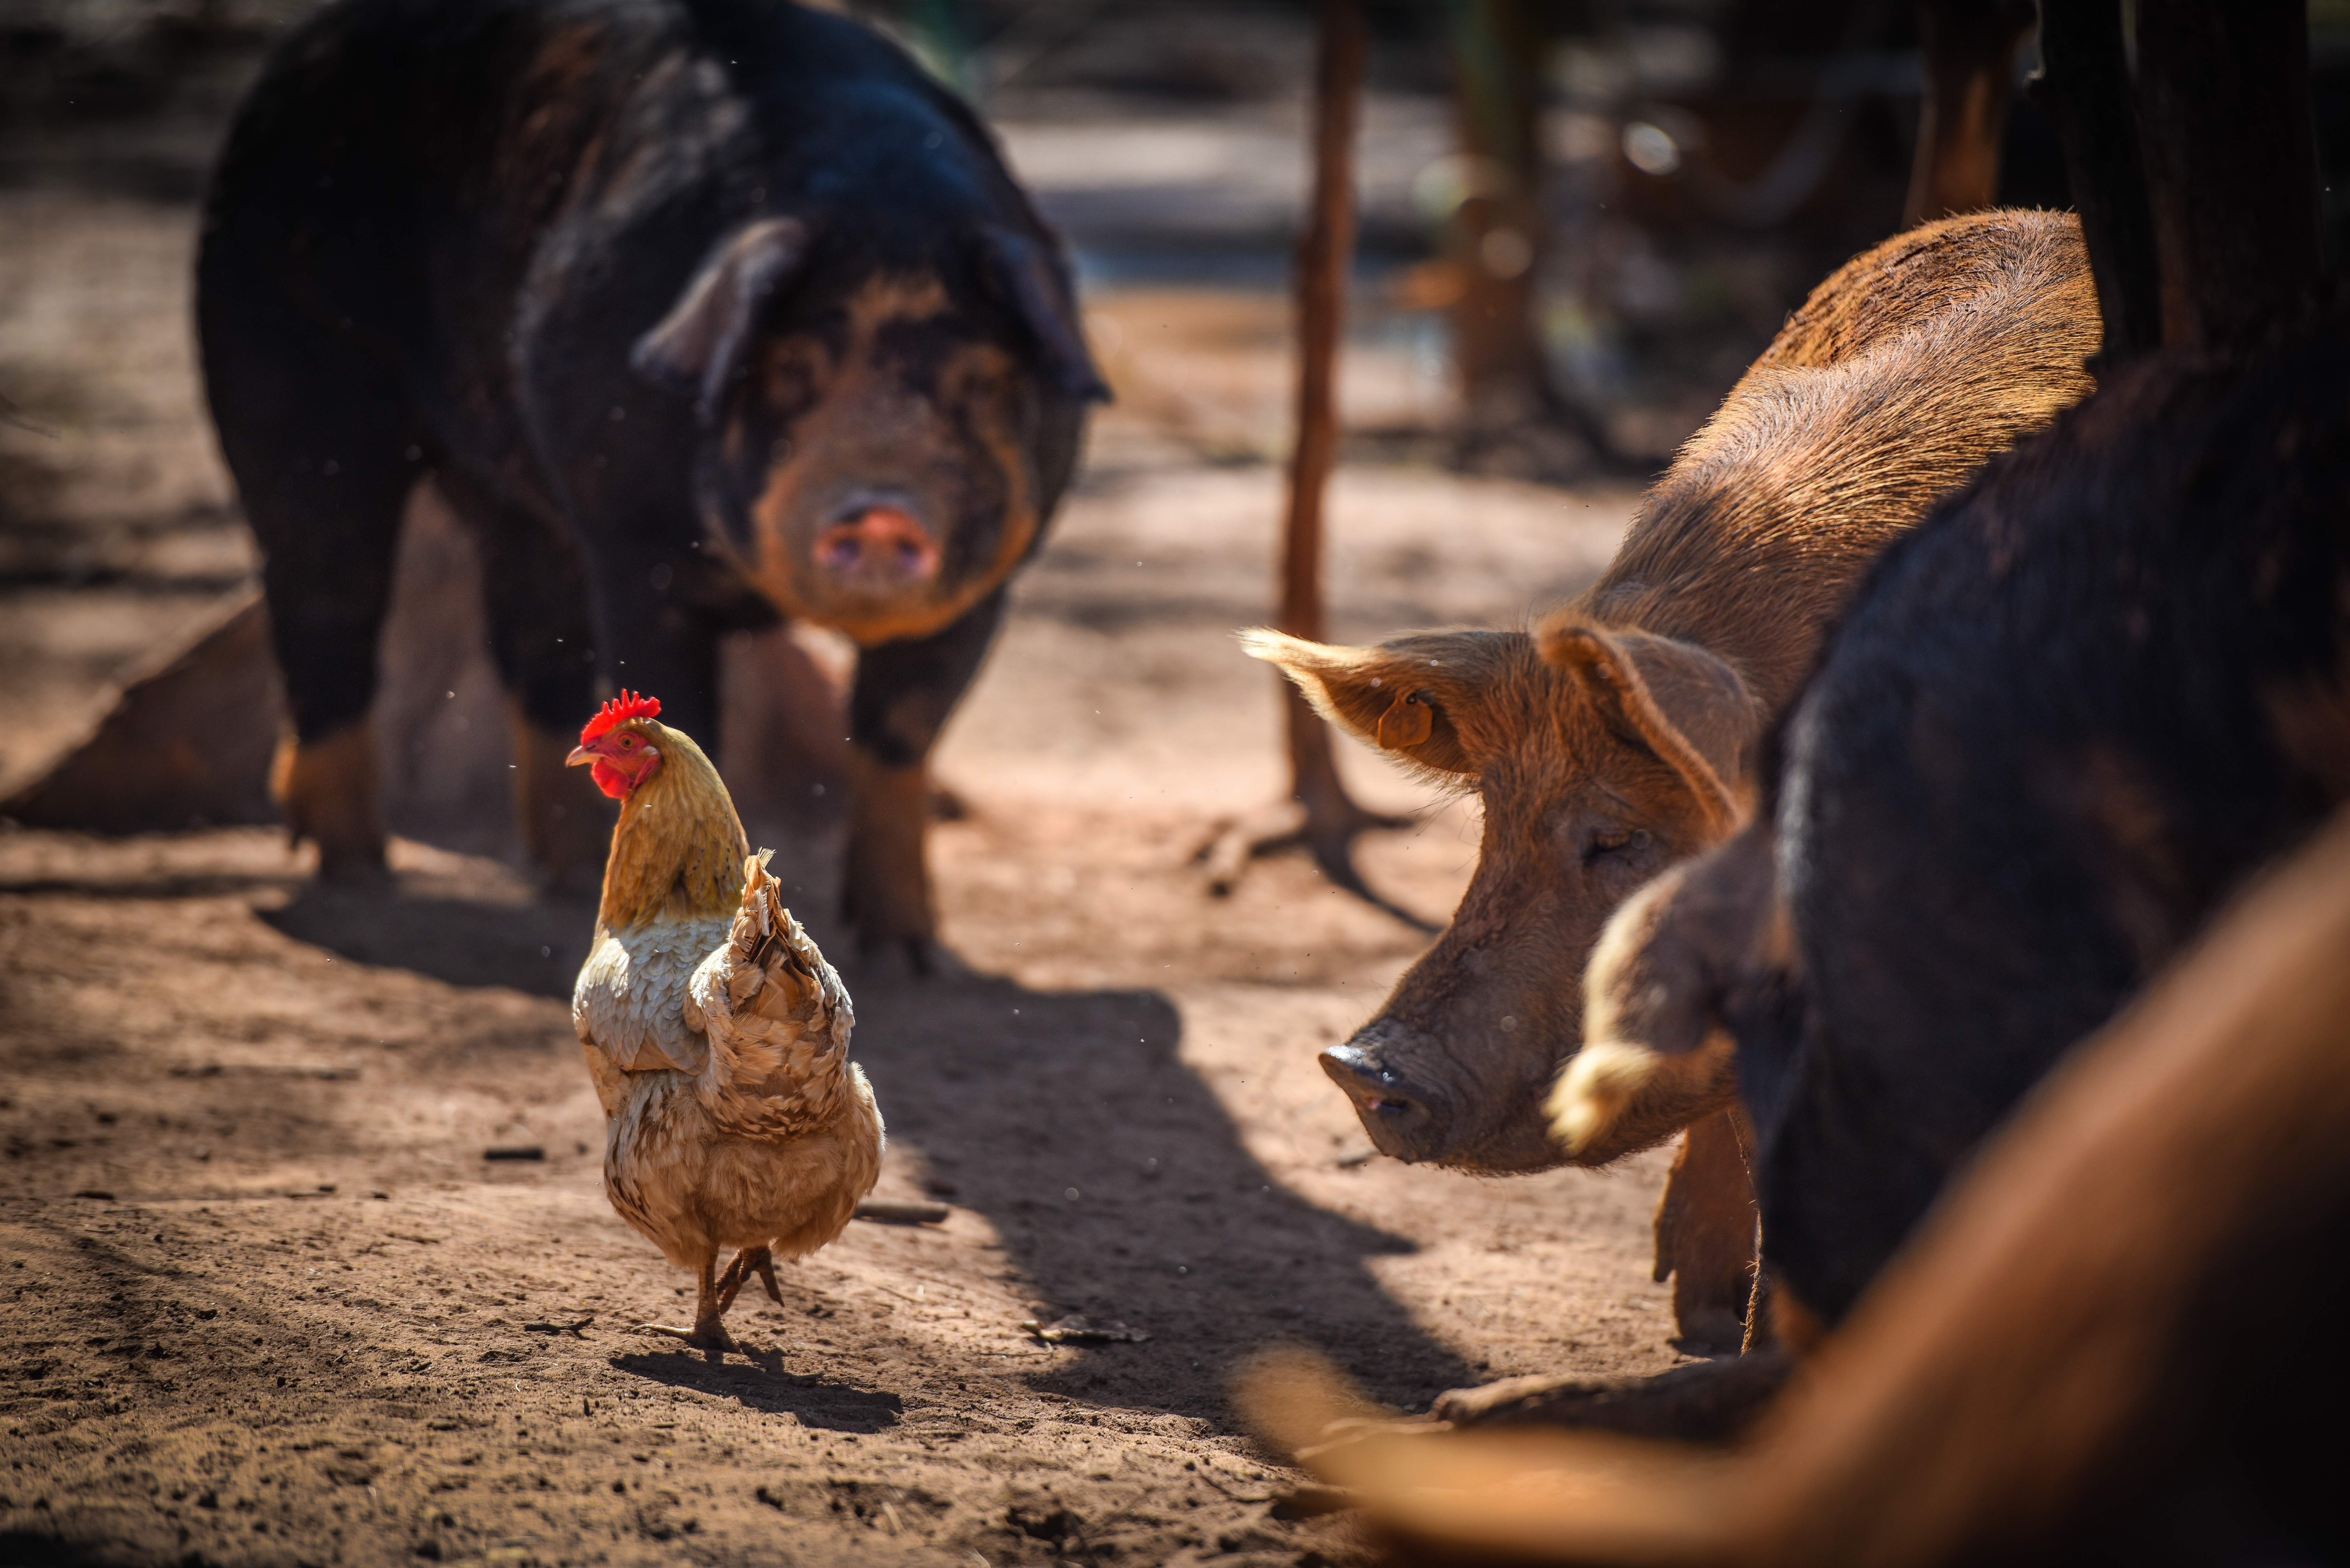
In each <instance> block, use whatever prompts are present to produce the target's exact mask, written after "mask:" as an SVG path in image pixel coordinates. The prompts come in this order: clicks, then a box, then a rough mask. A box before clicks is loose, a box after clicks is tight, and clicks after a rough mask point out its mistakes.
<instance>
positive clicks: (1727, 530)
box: [1248, 212, 2099, 1345]
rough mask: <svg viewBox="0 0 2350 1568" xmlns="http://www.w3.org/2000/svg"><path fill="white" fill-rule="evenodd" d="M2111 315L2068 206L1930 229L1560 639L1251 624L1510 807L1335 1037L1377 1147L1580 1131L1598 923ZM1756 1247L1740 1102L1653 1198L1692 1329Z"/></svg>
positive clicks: (1708, 801) (1528, 1149)
mask: <svg viewBox="0 0 2350 1568" xmlns="http://www.w3.org/2000/svg"><path fill="white" fill-rule="evenodd" d="M2098 337H2099V327H2098V317H2097V303H2096V297H2095V292H2094V288H2093V286H2092V284H2091V281H2090V277H2089V269H2088V258H2087V256H2086V254H2085V252H2084V250H2083V248H2082V244H2081V236H2080V229H2079V226H2078V224H2077V223H2075V221H2074V219H2072V218H2071V217H2068V216H2064V215H2061V214H2056V213H2028V212H1994V213H1977V214H1973V215H1970V216H1966V217H1960V218H1952V219H1948V220H1945V221H1943V222H1940V223H1931V224H1928V225H1926V226H1925V227H1922V228H1918V229H1914V230H1911V231H1909V232H1908V233H1906V234H1901V235H1899V236H1898V237H1896V238H1894V239H1892V240H1888V241H1887V242H1886V243H1885V244H1881V245H1878V246H1877V248H1876V249H1874V250H1871V251H1869V252H1866V254H1862V255H1860V256H1858V257H1856V258H1855V259H1854V260H1853V261H1851V262H1849V263H1847V264H1846V265H1845V266H1844V267H1843V268H1842V269H1840V270H1839V271H1838V272H1836V273H1835V275H1833V276H1831V277H1830V278H1829V279H1828V280H1827V281H1826V282H1825V283H1823V284H1822V285H1821V286H1819V287H1818V288H1817V289H1816V290H1814V293H1813V295H1812V296H1811V298H1810V299H1809V300H1808V301H1807V302H1805V304H1804V307H1803V308H1802V309H1801V310H1799V311H1798V312H1796V313H1795V315H1794V317H1791V318H1790V319H1789V320H1788V323H1787V325H1786V327H1784V328H1783V330H1782V331H1781V332H1780V334H1779V336H1778V337H1777V338H1776V339H1775V340H1774V341H1773V343H1772V345H1771V347H1770V348H1768V349H1767V350H1765V351H1764V353H1763V357H1762V358H1760V359H1758V360H1757V361H1756V362H1755V364H1754V366H1753V368H1752V369H1750V370H1749V371H1748V372H1747V373H1746V375H1745V377H1744V378H1743V379H1742V380H1741V381H1740V382H1739V384H1738V385H1737V386H1736V387H1735V388H1734V389H1732V390H1731V394H1730V396H1729V398H1728V400H1725V401H1724V403H1723V404H1722V407H1721V410H1720V411H1719V412H1718V413H1716V414H1715V415H1714V417H1713V419H1712V420H1711V421H1710V422H1709V423H1708V424H1707V425H1706V427H1705V429H1704V430H1702V431H1700V432H1699V433H1698V434H1697V436H1696V437H1694V438H1693V439H1692V440H1691V441H1690V443H1689V444H1688V446H1686V447H1685V448H1684V449H1683V450H1682V451H1681V452H1680V454H1679V457H1678V458H1677V459H1676V460H1675V461H1674V463H1673V465H1672V467H1671V469H1670V470H1669V471H1668V472H1666V474H1665V475H1664V476H1663V477H1662V478H1661V479H1659V481H1658V482H1657V483H1656V485H1655V486H1654V488H1653V489H1651V490H1650V492H1649V493H1648V496H1647V498H1646V500H1645V501H1644V502H1643V503H1642V504H1641V508H1640V514H1639V517H1638V521H1636V522H1635V523H1634V524H1633V526H1632V530H1631V532H1630V534H1629V535H1627V537H1626V539H1625V541H1624V544H1623V546H1622V548H1621V550H1620V551H1619V552H1618V554H1617V557H1616V560H1615V562H1614V564H1613V565H1612V566H1610V567H1609V569H1608V571H1607V574H1606V575H1605V576H1603V577H1601V579H1600V580H1599V582H1598V583H1597V585H1596V586H1595V587H1593V588H1592V589H1591V590H1590V591H1589V592H1588V593H1586V595H1584V596H1583V597H1582V598H1581V599H1580V600H1578V601H1576V602H1575V604H1574V605H1572V606H1570V607H1568V608H1567V609H1566V610H1565V612H1563V613H1562V615H1561V616H1560V617H1559V618H1555V621H1554V623H1553V635H1552V637H1551V639H1550V644H1549V648H1548V652H1549V653H1550V654H1551V655H1552V656H1553V657H1551V658H1547V659H1546V658H1545V657H1544V649H1537V647H1536V645H1535V641H1534V639H1533V638H1532V637H1530V636H1528V635H1526V634H1525V633H1523V632H1502V631H1448V632H1427V633H1419V634H1413V635H1409V636H1404V637H1399V638H1396V639H1391V640H1389V641H1388V642H1386V643H1383V644H1380V645H1379V646H1378V647H1375V648H1331V647H1324V646H1321V645H1318V644H1314V643H1307V642H1301V641H1298V640H1296V639H1290V638H1285V637H1281V636H1278V635H1276V634H1273V633H1264V632H1259V633H1253V634H1251V635H1250V637H1249V639H1248V646H1249V648H1250V650H1251V651H1252V652H1254V653H1256V654H1257V655H1258V656H1259V657H1261V658H1264V659H1272V660H1273V661H1274V662H1275V663H1277V664H1279V665H1280V666H1281V667H1282V668H1283V669H1284V670H1287V671H1288V672H1289V674H1290V675H1291V676H1292V677H1293V678H1294V679H1295V680H1296V681H1297V682H1298V684H1299V685H1300V686H1301V687H1302V688H1304V690H1305V692H1306V694H1307V696H1308V697H1310V698H1311V699H1312V700H1313V701H1314V702H1315V705H1316V706H1317V707H1319V708H1320V709H1321V710H1322V711H1324V712H1325V713H1326V714H1327V715H1328V716H1329V717H1330V718H1331V719H1332V720H1333V721H1334V722H1336V723H1338V724H1340V725H1342V726H1344V727H1345V728H1346V729H1347V730H1349V731H1351V732H1354V733H1355V734H1357V735H1359V736H1361V737H1362V738H1364V739H1365V740H1367V741H1369V742H1373V743H1375V744H1377V745H1378V746H1380V747H1382V748H1383V749H1385V750H1386V751H1388V752H1389V753H1393V754H1394V755H1396V756H1397V757H1398V758H1399V759H1401V760H1402V761H1404V762H1407V763H1413V764H1416V765H1418V766H1419V768H1421V769H1422V770H1424V771H1426V772H1427V773H1429V774H1431V775H1433V776H1434V777H1436V778H1438V779H1440V780H1441V781H1444V782H1447V783H1451V784H1456V785H1459V786H1462V787H1467V788H1473V789H1474V790H1475V791H1476V792H1477V794H1478V796H1479V798H1480V800H1481V801H1482V805H1483V807H1484V824H1485V826H1484V843H1483V846H1482V849H1481V851H1480V854H1479V859H1478V864H1477V870H1476V875H1475V877H1473V879H1472V880H1471V883H1470V887H1469V890H1468V892H1467V893H1466V894H1465V895H1464V896H1463V898H1462V899H1461V908H1460V909H1459V910H1458V911H1457V912H1456V913H1455V914H1454V916H1453V919H1452V924H1451V927H1450V929H1447V930H1446V931H1445V933H1444V934H1443V936H1442V937H1441V938H1440V939H1439V940H1438V941H1437V943H1436V945H1435V946H1434V947H1433V948H1432V949H1430V951H1429V952H1428V953H1427V955H1426V956H1425V957H1423V958H1422V959H1421V960H1420V961H1419V962H1418V963H1417V964H1415V965H1413V966H1412V968H1411V969H1410V971H1409V972H1407V973H1406V974H1405V975H1404V977H1403V978H1402V980H1401V981H1399V982H1398V983H1397V985H1396V988H1395V992H1394V993H1393V994H1392V995H1391V996H1389V997H1388V1002H1387V1004H1386V1006H1385V1007H1384V1008H1382V1009H1381V1011H1380V1012H1379V1014H1378V1017H1377V1018H1375V1019H1373V1020H1372V1021H1371V1022H1370V1023H1367V1024H1366V1025H1364V1027H1363V1028H1362V1029H1361V1030H1360V1031H1359V1032H1357V1033H1356V1035H1355V1037H1354V1038H1353V1039H1351V1040H1349V1041H1347V1043H1346V1044H1341V1045H1336V1046H1333V1047H1332V1048H1330V1049H1329V1050H1327V1051H1325V1052H1324V1053H1323V1054H1322V1064H1323V1067H1324V1068H1325V1070H1326V1071H1327V1072H1328V1073H1329V1075H1330V1076H1331V1077H1332V1078H1334V1079H1336V1081H1337V1083H1338V1085H1340V1087H1342V1088H1343V1089H1345V1090H1346V1092H1347V1095H1348V1096H1350V1097H1352V1098H1353V1100H1354V1102H1355V1105H1356V1108H1357V1114H1358V1115H1359V1116H1361V1117H1362V1121H1363V1125H1364V1126H1365V1127H1366V1128H1367V1129H1368V1131H1369V1133H1370V1136H1371V1138H1372V1140H1373V1142H1375V1143H1376V1144H1377V1145H1378V1147H1379V1148H1380V1149H1382V1150H1383V1151H1385V1152H1386V1153H1388V1154H1391V1155H1394V1156H1396V1157H1397V1158H1402V1159H1409V1160H1426V1161H1432V1162H1435V1163H1438V1164H1442V1165H1448V1166H1452V1167H1455V1168H1460V1169H1463V1170H1470V1171H1475V1172H1479V1173H1484V1174H1501V1173H1513V1172H1523V1171H1534V1170H1542V1169H1545V1168H1549V1167H1552V1166H1555V1165H1557V1164H1560V1163H1562V1161H1563V1160H1565V1158H1566V1156H1565V1153H1564V1152H1563V1151H1562V1150H1561V1148H1560V1147H1559V1146H1558V1145H1557V1144H1556V1143H1555V1142H1554V1141H1553V1140H1552V1138H1551V1137H1550V1130H1549V1126H1548V1119H1547V1117H1546V1116H1545V1115H1544V1109H1543V1100H1544V1095H1545V1094H1546V1092H1547V1091H1548V1089H1549V1087H1550V1085H1551V1081H1552V1080H1553V1078H1555V1076H1556V1075H1557V1073H1558V1069H1559V1066H1560V1064H1562V1063H1564V1062H1565V1060H1566V1058H1567V1057H1568V1056H1569V1055H1571V1054H1573V1053H1574V1052H1575V1050H1576V1049H1577V1048H1578V1047H1579V1046H1580V1045H1581V1044H1582V1039H1583V1008H1582V980H1583V970H1584V963H1585V961H1586V958H1587V957H1588V956H1589V954H1590V952H1591V950H1592V944H1593V943H1594V941H1596V940H1597V938H1598V935H1599V930H1600V927H1601V924H1602V923H1603V922H1604V921H1605V920H1606V919H1607V916H1608V914H1609V913H1610V911H1612V910H1613V909H1615V908H1616V907H1617V905H1618V904H1620V903H1622V902H1623V901H1624V900H1625V899H1626V898H1628V897H1629V896H1630V895H1631V894H1632V893H1633V891H1634V890H1635V889H1637V888H1639V887H1640V886H1641V885H1642V884H1643V883H1645V882H1647V881H1648V880H1649V879H1650V878H1651V877H1655V876H1656V875H1657V874H1658V873H1659V872H1660V871H1662V870H1664V869H1665V868H1666V867H1669V866H1670V865H1672V864H1674V863H1675V862H1676V861H1679V860H1681V859H1683V858H1686V857H1689V856H1691V855H1694V854H1696V853H1698V852H1699V851H1700V850H1703V849H1705V848H1707V847H1708V846H1711V845H1713V844H1716V843H1718V842H1720V841H1721V839H1722V838H1723V837H1725V836H1727V835H1728V834H1729V833H1730V832H1731V830H1732V829H1733V828H1734V827H1735V826H1737V823H1738V820H1739V818H1740V816H1741V815H1742V811H1743V809H1744V803H1745V801H1746V799H1747V797H1748V795H1749V794H1750V793H1751V787H1752V771H1753V768H1754V765H1755V752H1756V749H1757V742H1758V740H1759V738H1760V737H1761V736H1762V735H1763V732H1765V730H1766V729H1767V728H1768V727H1769V726H1770V725H1771V724H1772V722H1773V721H1774V719H1775V717H1776V715H1777V714H1778V713H1779V712H1780V711H1781V710H1782V709H1783V707H1784V706H1785V705H1786V704H1787V703H1788V702H1789V701H1791V700H1792V699H1793V697H1794V694H1795V692H1796V691H1797V689H1798V688H1799V686H1800V685H1801V683H1802V681H1803V680H1804V676H1805V674H1806V673H1807V672H1808V671H1809V670H1810V669H1811V666H1812V663H1813V660H1814V658H1815V657H1816V656H1817V652H1818V649H1819V645H1820V641H1821V639H1822V637H1823V636H1824V634H1825V630H1826V628H1827V627H1828V626H1829V625H1830V624H1831V623H1832V622H1833V621H1834V620H1835V618H1836V616H1837V615H1838V614H1839V613H1841V611H1842V610H1843V608H1844V606H1845V604H1846V600H1847V599H1848V597H1850V595H1851V593H1852V590H1853V588H1854V586H1855V585H1856V583H1857V582H1858V580H1859V578H1860V576H1861V575H1862V573H1863V572H1864V571H1865V570H1866V568H1867V566H1868V565H1869V564H1870V563H1871V562H1872V561H1874V560H1875V559H1876V557H1877V554H1878V553H1879V552H1880V551H1881V550H1883V549H1884V547H1885V546H1886V545H1887V544H1888V543H1890V542H1891V541H1892V540H1893V539H1895V538H1897V537H1898V536H1899V535H1902V534H1904V533H1906V532H1908V530H1909V529H1911V528H1913V527H1914V526H1916V524H1918V521H1919V520H1920V519H1921V518H1923V517H1924V515H1925V514H1926V512H1927V510H1928V508H1929V507H1930V506H1931V505H1932V504H1933V503H1934V501H1935V499H1936V498H1937V497H1938V496H1939V495H1941V494H1942V493H1945V492H1947V491H1949V490H1950V489H1951V488H1953V487H1954V486H1956V485H1958V484H1959V483H1960V482H1962V481H1963V480H1964V479H1965V478H1966V477H1967V475H1968V474H1969V473H1970V472H1972V471H1973V470H1974V469H1975V468H1977V467H1978V466H1979V465H1981V463H1982V462H1984V461H1985V460H1986V459H1988V458H1990V457H1991V456H1992V455H1993V454H1994V453H1996V452H2000V451H2002V449H2004V448H2005V447H2007V446H2008V445H2009V444H2010V443H2011V442H2012V441H2015V440H2016V438H2017V437H2018V436H2020V435H2022V434H2023V433H2025V432H2026V431H2032V430H2033V429H2036V428H2038V427H2039V426H2042V425H2043V424H2045V423H2046V422H2047V421H2049V420H2050V419H2052V418H2053V417H2054V415H2055V414H2056V412H2057V411H2058V410H2061V409H2063V408H2064V407H2065V406H2067V405H2068V404H2071V403H2073V402H2074V401H2075V400H2078V399H2079V398H2080V397H2081V396H2083V395H2084V394H2085V392H2087V390H2088V389H2089V386H2090V382H2089V379H2088V377H2087V374H2086V372H2085V370H2084V369H2083V364H2082V362H2083V360H2084V359H2085V358H2086V357H2087V356H2088V355H2090V354H2092V353H2094V352H2095V350H2096V348H2097V343H2098ZM1725 1098H1726V1096H1725ZM1691 1114H1695V1108H1694V1107H1692V1108H1691ZM1686 1121H1687V1118H1686V1117H1683V1118H1682V1119H1681V1120H1678V1121H1676V1120H1667V1121H1665V1122H1663V1123H1662V1124H1661V1125H1651V1126H1645V1127H1642V1128H1641V1129H1640V1132H1641V1137H1642V1138H1643V1139H1644V1140H1645V1141H1644V1142H1634V1143H1624V1144H1617V1143H1610V1144H1607V1145H1606V1146H1604V1147H1602V1146H1596V1145H1595V1146H1593V1147H1591V1148H1590V1150H1589V1151H1588V1152H1587V1153H1586V1156H1585V1157H1584V1158H1585V1162H1586V1163H1591V1164H1599V1163H1604V1162H1605V1161H1607V1160H1608V1159H1613V1158H1617V1157H1618V1156H1621V1155H1623V1154H1626V1153H1629V1152H1631V1150H1632V1149H1634V1148H1637V1147H1646V1146H1647V1145H1648V1144H1653V1143H1657V1142H1660V1141H1662V1140H1663V1139H1665V1138H1667V1137H1670V1136H1672V1134H1673V1133H1674V1132H1676V1131H1677V1130H1679V1127H1681V1126H1682V1125H1684V1124H1685V1122H1686ZM1752 1252H1753V1219H1752V1199H1751V1197H1750V1196H1749V1192H1748V1188H1747V1179H1746V1174H1745V1168H1744V1163H1743V1158H1742V1151H1741V1148H1740V1140H1739V1137H1738V1133H1737V1129H1736V1128H1735V1127H1734V1126H1733V1124H1732V1122H1731V1118H1730V1114H1729V1113H1727V1112H1716V1113H1714V1114H1711V1115H1710V1116H1707V1118H1706V1119H1704V1120H1701V1121H1699V1122H1697V1123H1696V1124H1695V1125H1694V1126H1691V1127H1690V1137H1689V1141H1688V1143H1687V1144H1686V1145H1685V1146H1684V1147H1683V1150H1682V1154H1681V1158H1680V1160H1679V1163H1678V1164H1677V1165H1676V1167H1675V1170H1674V1176H1673V1181H1672V1184H1671V1186H1670V1187H1669V1189H1668V1190H1667V1194H1666V1199H1665V1202H1664V1204H1663V1206H1662V1207H1661V1208H1660V1209H1659V1214H1658V1261H1657V1266H1658V1277H1659V1279H1662V1278H1663V1277H1664V1276H1665V1274H1666V1273H1667V1272H1675V1273H1678V1275H1679V1279H1678V1280H1677V1282H1676V1285H1675V1310H1676V1314H1677V1315H1678V1316H1679V1321H1680V1324H1681V1327H1682V1331H1683V1333H1684V1334H1688V1335H1690V1337H1691V1338H1693V1339H1697V1340H1700V1341H1702V1342H1706V1343H1711V1344H1714V1345H1735V1344H1736V1343H1737V1342H1738V1338H1739V1334H1740V1329H1739V1324H1738V1317H1739V1315H1740V1314H1742V1311H1743V1307H1744V1301H1745V1279H1746V1276H1747V1273H1748V1272H1749V1268H1750V1265H1751V1262H1752Z"/></svg>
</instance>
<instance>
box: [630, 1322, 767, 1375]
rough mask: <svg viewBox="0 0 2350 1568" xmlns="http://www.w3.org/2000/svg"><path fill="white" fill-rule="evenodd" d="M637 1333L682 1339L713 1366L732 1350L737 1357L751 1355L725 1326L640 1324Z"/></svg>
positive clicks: (711, 1324) (712, 1324) (710, 1324)
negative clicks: (682, 1326) (664, 1335)
mask: <svg viewBox="0 0 2350 1568" xmlns="http://www.w3.org/2000/svg"><path fill="white" fill-rule="evenodd" d="M637 1332H638V1333H639V1334H666V1335H668V1336H669V1337H670V1338H671V1339H681V1340H683V1341H685V1343H686V1345H687V1347H688V1348H689V1349H692V1350H698V1351H700V1352H702V1357H703V1359H704V1360H707V1361H709V1362H710V1363H711V1364H712V1365H713V1366H715V1365H716V1364H717V1363H719V1362H721V1361H723V1360H724V1359H725V1358H726V1353H727V1352H728V1351H730V1350H731V1351H733V1352H734V1354H735V1355H750V1354H751V1353H750V1352H749V1351H747V1350H745V1349H743V1347H742V1346H741V1345H737V1344H735V1343H734V1336H733V1334H728V1333H727V1332H726V1330H725V1327H724V1325H723V1324H714V1323H709V1324H694V1326H693V1327H691V1328H671V1326H670V1325H669V1324H665V1323H640V1324H637Z"/></svg>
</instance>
